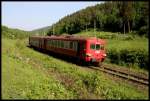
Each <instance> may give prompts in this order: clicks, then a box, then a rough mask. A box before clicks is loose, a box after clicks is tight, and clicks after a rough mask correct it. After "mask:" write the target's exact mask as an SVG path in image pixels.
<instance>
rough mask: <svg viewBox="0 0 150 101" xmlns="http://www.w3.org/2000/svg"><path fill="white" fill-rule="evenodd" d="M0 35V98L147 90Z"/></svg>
mask: <svg viewBox="0 0 150 101" xmlns="http://www.w3.org/2000/svg"><path fill="white" fill-rule="evenodd" d="M27 44H28V40H27V39H23V40H20V39H15V40H12V39H7V38H3V39H2V99H148V98H149V96H148V90H144V91H143V90H139V89H138V88H137V87H135V86H132V85H129V84H124V82H115V81H114V80H111V79H109V78H107V76H105V74H103V73H101V72H98V71H92V70H89V69H88V68H83V67H80V66H77V65H75V64H72V63H68V62H66V61H63V60H60V59H57V58H53V57H52V56H49V55H46V54H43V53H40V52H38V51H35V50H33V49H31V48H28V47H27Z"/></svg>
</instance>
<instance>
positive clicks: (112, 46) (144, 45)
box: [77, 31, 149, 69]
mask: <svg viewBox="0 0 150 101" xmlns="http://www.w3.org/2000/svg"><path fill="white" fill-rule="evenodd" d="M77 35H80V36H96V37H98V38H103V39H105V40H106V42H107V43H106V51H107V58H106V61H105V62H107V63H115V64H119V65H122V66H126V67H133V68H135V67H136V68H137V69H139V68H140V69H141V68H142V69H148V62H149V61H148V39H147V38H145V37H141V36H137V35H135V34H133V33H128V34H120V33H112V32H95V33H94V32H93V31H88V32H81V33H78V34H77Z"/></svg>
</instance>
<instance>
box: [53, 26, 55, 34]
mask: <svg viewBox="0 0 150 101" xmlns="http://www.w3.org/2000/svg"><path fill="white" fill-rule="evenodd" d="M54 31H55V29H54V25H53V35H54Z"/></svg>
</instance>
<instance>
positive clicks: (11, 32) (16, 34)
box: [1, 26, 33, 39]
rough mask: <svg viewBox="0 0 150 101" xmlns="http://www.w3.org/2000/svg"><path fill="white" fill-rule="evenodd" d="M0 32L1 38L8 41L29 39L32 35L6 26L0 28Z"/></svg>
mask: <svg viewBox="0 0 150 101" xmlns="http://www.w3.org/2000/svg"><path fill="white" fill-rule="evenodd" d="M1 30H2V37H4V38H10V39H17V38H18V39H23V38H27V37H29V36H30V35H33V33H31V32H29V31H24V30H20V29H13V28H8V27H7V26H1Z"/></svg>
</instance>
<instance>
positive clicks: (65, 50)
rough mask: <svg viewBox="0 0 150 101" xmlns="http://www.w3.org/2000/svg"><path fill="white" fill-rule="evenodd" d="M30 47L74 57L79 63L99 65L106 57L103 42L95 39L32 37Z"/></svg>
mask: <svg viewBox="0 0 150 101" xmlns="http://www.w3.org/2000/svg"><path fill="white" fill-rule="evenodd" d="M29 44H30V46H33V47H36V48H40V49H43V50H47V51H52V52H55V53H58V54H63V55H66V56H69V57H74V58H76V59H78V60H80V61H85V62H94V63H98V64H99V63H101V62H103V61H104V59H105V57H106V52H105V44H106V43H105V40H103V39H98V38H95V37H75V36H44V37H40V36H32V37H29Z"/></svg>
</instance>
